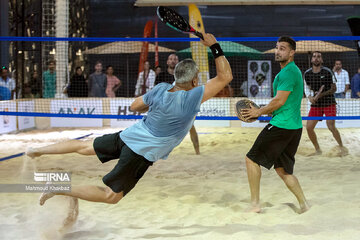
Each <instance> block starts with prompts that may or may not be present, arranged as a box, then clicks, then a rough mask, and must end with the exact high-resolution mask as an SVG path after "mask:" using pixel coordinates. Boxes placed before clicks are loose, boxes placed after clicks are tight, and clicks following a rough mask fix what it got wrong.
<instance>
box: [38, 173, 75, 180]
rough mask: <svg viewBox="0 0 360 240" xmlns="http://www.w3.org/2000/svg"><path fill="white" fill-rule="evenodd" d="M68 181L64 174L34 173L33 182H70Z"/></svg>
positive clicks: (67, 175)
mask: <svg viewBox="0 0 360 240" xmlns="http://www.w3.org/2000/svg"><path fill="white" fill-rule="evenodd" d="M70 179H71V178H70V173H66V172H41V173H39V172H34V181H35V182H70Z"/></svg>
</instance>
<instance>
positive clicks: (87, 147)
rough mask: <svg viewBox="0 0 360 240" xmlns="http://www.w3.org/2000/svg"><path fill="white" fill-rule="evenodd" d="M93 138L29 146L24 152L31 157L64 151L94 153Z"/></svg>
mask: <svg viewBox="0 0 360 240" xmlns="http://www.w3.org/2000/svg"><path fill="white" fill-rule="evenodd" d="M93 143H94V140H87V141H80V140H69V141H65V142H60V143H55V144H51V145H49V146H45V147H40V148H29V149H28V151H27V152H26V155H28V156H29V157H31V158H34V157H40V156H41V155H44V154H64V153H79V154H82V155H95V151H94V147H93Z"/></svg>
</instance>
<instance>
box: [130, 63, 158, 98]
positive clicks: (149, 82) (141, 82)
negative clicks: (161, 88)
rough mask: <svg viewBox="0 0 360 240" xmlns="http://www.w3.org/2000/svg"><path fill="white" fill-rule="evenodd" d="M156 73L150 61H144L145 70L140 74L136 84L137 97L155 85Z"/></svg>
mask: <svg viewBox="0 0 360 240" xmlns="http://www.w3.org/2000/svg"><path fill="white" fill-rule="evenodd" d="M155 78H156V74H155V72H154V71H153V70H152V69H150V63H149V61H146V62H145V63H144V71H142V72H141V73H140V74H139V78H138V80H137V82H136V86H135V97H138V96H142V95H144V94H145V93H147V92H148V91H150V90H151V89H153V87H154V83H155Z"/></svg>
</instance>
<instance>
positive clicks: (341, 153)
mask: <svg viewBox="0 0 360 240" xmlns="http://www.w3.org/2000/svg"><path fill="white" fill-rule="evenodd" d="M348 154H349V150H348V149H347V148H346V147H344V146H342V147H340V151H339V157H344V156H346V155H348Z"/></svg>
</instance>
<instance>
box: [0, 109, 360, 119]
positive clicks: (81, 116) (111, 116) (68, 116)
mask: <svg viewBox="0 0 360 240" xmlns="http://www.w3.org/2000/svg"><path fill="white" fill-rule="evenodd" d="M1 115H8V116H22V117H62V118H103V119H142V118H143V117H144V116H146V115H111V114H101V115H100V114H65V113H37V112H5V111H0V116H1ZM301 118H302V120H360V116H333V117H307V116H303V117H301ZM196 120H239V118H238V117H236V116H196ZM258 120H260V121H268V120H271V117H259V118H258Z"/></svg>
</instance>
